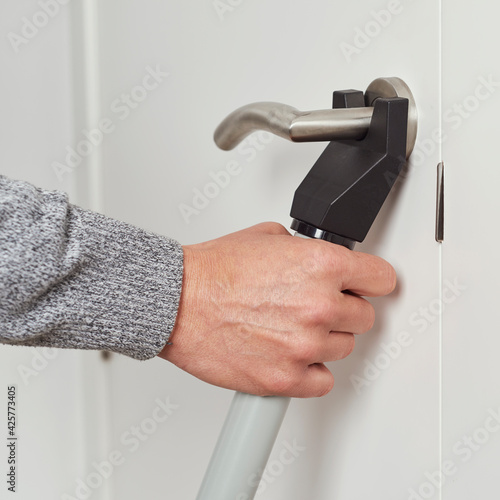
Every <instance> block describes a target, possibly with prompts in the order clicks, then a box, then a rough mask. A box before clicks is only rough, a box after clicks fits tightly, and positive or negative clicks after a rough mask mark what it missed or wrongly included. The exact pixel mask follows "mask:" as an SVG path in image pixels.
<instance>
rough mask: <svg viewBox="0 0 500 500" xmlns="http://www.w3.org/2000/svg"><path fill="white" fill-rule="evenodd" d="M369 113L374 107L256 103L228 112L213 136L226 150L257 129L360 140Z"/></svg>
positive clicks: (299, 137)
mask: <svg viewBox="0 0 500 500" xmlns="http://www.w3.org/2000/svg"><path fill="white" fill-rule="evenodd" d="M372 113H373V108H350V109H324V110H318V111H299V110H298V109H295V108H293V107H292V106H288V105H287V104H281V103H279V102H255V103H253V104H247V105H246V106H243V107H241V108H238V109H237V110H236V111H233V112H232V113H231V114H230V115H228V116H227V117H226V118H225V119H224V120H223V121H222V123H221V124H220V125H219V126H218V127H217V129H216V130H215V133H214V139H215V143H216V144H217V146H219V148H221V149H223V150H225V151H227V150H229V149H233V148H234V147H235V146H237V145H238V144H239V143H240V142H241V141H242V140H243V139H244V138H245V137H246V136H247V135H249V134H251V133H252V132H255V131H256V130H267V131H268V132H272V133H273V134H275V135H278V136H280V137H283V138H284V139H289V140H291V141H294V142H309V141H331V140H333V139H363V137H364V136H365V135H366V132H367V131H368V127H369V126H370V121H371V118H372Z"/></svg>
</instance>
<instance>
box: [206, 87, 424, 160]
mask: <svg viewBox="0 0 500 500" xmlns="http://www.w3.org/2000/svg"><path fill="white" fill-rule="evenodd" d="M380 97H384V98H391V97H404V98H407V99H408V101H409V110H408V140H407V147H406V156H407V157H409V156H410V154H411V152H412V150H413V147H414V145H415V140H416V136H417V108H416V104H415V100H414V98H413V95H412V93H411V91H410V89H409V88H408V86H407V85H406V83H405V82H404V81H403V80H401V79H400V78H396V77H389V78H377V79H376V80H374V81H373V82H372V83H370V85H369V86H368V88H367V89H366V92H365V106H366V107H360V108H347V109H324V110H317V111H299V110H298V109H296V108H293V107H292V106H288V105H287V104H281V103H277V102H256V103H253V104H247V105H246V106H243V107H241V108H238V109H237V110H235V111H233V112H232V113H230V114H229V115H228V116H227V117H226V118H224V120H223V121H222V122H221V123H220V124H219V126H218V127H217V129H216V130H215V133H214V140H215V143H216V144H217V146H218V147H219V148H221V149H223V150H225V151H228V150H230V149H233V148H234V147H236V146H237V145H238V144H239V143H240V142H241V141H242V140H243V139H244V138H245V137H246V136H247V135H249V134H251V133H252V132H255V131H256V130H266V131H268V132H271V133H273V134H275V135H278V136H279V137H283V138H284V139H289V140H291V141H294V142H309V141H332V140H340V139H363V138H364V137H365V135H366V133H367V131H368V127H369V126H370V122H371V118H372V114H373V107H372V106H373V103H374V102H375V100H376V99H378V98H380Z"/></svg>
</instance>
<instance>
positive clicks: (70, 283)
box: [0, 176, 183, 359]
mask: <svg viewBox="0 0 500 500" xmlns="http://www.w3.org/2000/svg"><path fill="white" fill-rule="evenodd" d="M182 272H183V253H182V247H181V246H180V244H179V243H177V242H176V241H174V240H171V239H168V238H165V237H162V236H159V235H156V234H153V233H150V232H147V231H144V230H142V229H139V228H136V227H134V226H131V225H129V224H126V223H124V222H119V221H117V220H113V219H110V218H107V217H104V216H103V215H100V214H97V213H94V212H91V211H88V210H83V209H81V208H78V207H75V206H73V205H71V204H70V203H68V198H67V196H66V195H65V194H64V193H61V192H58V191H53V192H52V191H44V190H41V189H38V188H35V187H34V186H32V185H30V184H27V183H25V182H19V181H13V180H10V179H7V178H6V177H3V176H0V342H3V343H7V344H15V345H29V346H51V347H66V348H77V349H105V350H109V351H114V352H118V353H122V354H125V355H127V356H131V357H133V358H136V359H148V358H152V357H154V356H155V355H156V354H158V352H160V351H161V349H162V348H163V346H164V345H165V344H166V342H167V341H168V338H169V336H170V333H171V331H172V328H173V326H174V323H175V319H176V315H177V308H178V305H179V298H180V294H181V287H182Z"/></svg>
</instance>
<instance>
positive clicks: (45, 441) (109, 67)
mask: <svg viewBox="0 0 500 500" xmlns="http://www.w3.org/2000/svg"><path fill="white" fill-rule="evenodd" d="M222 3H225V4H226V5H227V6H229V8H228V9H226V10H224V11H221V10H219V12H217V9H216V8H215V7H214V3H213V2H212V1H211V0H189V1H185V2H173V1H165V0H163V1H158V0H144V1H142V2H132V1H123V0H122V1H118V0H108V1H107V2H100V3H99V5H97V6H96V5H95V4H94V3H93V2H77V1H76V0H75V1H74V2H73V3H71V5H65V6H60V10H59V12H58V13H57V15H55V16H54V17H53V18H52V19H50V21H49V22H48V23H47V25H46V26H44V27H42V28H40V30H39V32H38V33H37V34H36V36H34V37H33V38H32V39H30V40H29V42H28V43H27V44H24V45H22V46H21V47H20V49H19V51H18V52H16V51H15V50H14V49H13V47H12V44H11V42H10V41H9V39H8V38H7V35H8V34H9V33H10V32H15V33H20V32H21V27H22V25H23V17H24V16H26V17H27V18H28V19H32V18H33V16H34V14H35V13H36V12H37V11H39V10H40V9H41V7H40V5H39V4H38V3H37V2H31V1H25V2H13V1H9V2H6V3H5V4H3V6H2V16H1V19H2V21H1V23H2V24H1V28H2V34H3V38H2V40H3V43H2V45H1V47H0V51H1V52H0V54H1V57H2V61H3V63H4V64H3V67H4V71H3V73H2V74H3V76H4V78H2V80H1V82H0V85H1V87H0V88H1V90H2V93H1V95H2V101H3V107H2V111H3V113H2V118H1V120H0V123H1V125H0V127H1V132H2V133H1V145H2V147H1V149H0V155H1V160H2V161H1V165H2V173H5V174H6V175H9V176H11V177H14V178H20V179H26V180H29V181H31V182H33V183H34V184H37V185H39V186H42V187H46V188H49V189H61V190H65V191H67V192H69V193H70V197H71V199H72V201H74V202H75V203H78V204H81V205H84V206H89V207H91V208H94V209H97V210H99V211H102V212H103V213H105V214H106V215H109V216H111V217H115V218H118V219H120V220H124V221H127V222H131V223H133V224H136V225H139V226H141V227H144V228H147V229H150V230H153V231H155V232H157V233H160V234H164V235H168V236H171V237H174V238H176V239H178V240H179V241H181V242H182V243H184V244H187V243H194V242H198V241H204V240H207V239H210V238H214V237H217V236H220V235H222V234H225V233H227V232H230V231H233V230H236V229H240V228H243V227H247V226H249V225H252V224H255V223H258V222H261V221H264V220H275V221H279V222H281V223H283V224H284V225H286V226H288V225H289V223H290V218H289V217H288V212H289V209H290V204H291V200H292V196H293V192H294V190H295V188H296V187H297V185H298V184H299V182H300V181H301V180H302V178H303V177H304V176H305V174H306V173H307V171H308V170H309V168H310V167H311V166H312V164H313V163H314V161H315V160H316V158H317V157H318V156H319V154H320V153H321V151H322V150H323V148H324V145H322V144H292V143H288V142H286V141H283V140H282V139H279V138H275V139H273V140H272V141H270V142H267V143H266V142H264V141H262V140H260V139H258V140H259V142H258V143H257V144H256V145H252V144H250V143H246V149H244V150H241V149H240V150H239V151H233V152H229V153H227V152H222V151H219V150H217V148H216V147H215V145H214V144H213V141H212V133H213V130H214V129H215V127H216V126H217V124H218V122H219V121H220V120H221V119H222V118H223V117H224V116H225V115H226V114H227V113H229V112H230V111H232V110H233V109H235V108H236V107H238V106H241V105H243V104H247V103H249V102H252V101H261V100H266V101H279V102H284V103H287V104H290V105H292V106H295V107H297V108H299V109H304V110H305V109H323V108H327V107H329V106H330V102H331V92H332V91H333V90H338V89H344V88H357V89H360V90H364V89H365V88H366V87H367V85H368V84H369V83H370V82H371V81H372V80H373V79H375V78H377V77H380V76H398V77H400V78H403V79H404V80H405V81H406V82H407V83H408V85H409V86H410V88H411V89H412V91H413V93H414V95H415V98H416V100H417V104H418V110H419V136H418V142H417V146H416V151H415V153H414V156H413V158H412V160H411V161H410V163H409V165H408V167H407V170H406V172H405V175H404V176H403V179H402V180H401V181H398V182H397V184H396V187H395V189H394V191H393V193H392V194H391V195H390V197H389V199H388V200H387V203H386V205H385V206H384V208H383V210H382V212H381V213H380V216H379V218H378V219H377V221H376V223H375V224H374V226H373V228H372V231H371V232H370V234H369V236H368V238H367V240H366V241H365V243H363V244H362V245H359V246H358V247H357V249H360V250H363V251H367V252H372V253H376V254H378V255H381V256H382V257H384V258H386V259H388V260H389V261H390V262H391V263H392V264H393V265H394V266H395V268H396V270H397V272H398V276H399V285H398V288H397V290H396V292H395V293H394V294H392V295H391V296H390V297H388V298H384V299H380V300H374V303H375V306H376V308H377V312H378V318H377V322H376V325H375V327H374V329H373V331H372V332H370V333H369V334H367V335H366V336H363V337H361V338H358V340H357V346H356V349H355V351H354V353H353V354H352V355H351V356H350V357H349V358H347V359H346V360H343V361H341V362H337V363H332V364H330V365H329V366H330V368H331V370H332V372H333V373H334V376H335V379H336V384H335V388H334V390H333V391H332V392H331V393H330V394H329V395H328V396H327V397H325V398H322V399H320V400H294V401H292V404H291V406H290V410H289V412H288V414H287V417H286V419H285V423H284V425H283V428H282V431H281V433H280V436H279V437H278V440H277V444H276V447H275V450H274V452H273V456H272V457H271V460H270V464H272V468H271V470H270V471H269V473H268V475H267V477H268V478H269V480H268V481H266V483H265V491H262V493H260V494H259V495H258V496H257V498H261V499H263V500H264V499H280V498H283V499H285V498H286V499H291V500H302V499H306V498H307V499H312V498H314V499H316V500H327V499H331V498H338V499H361V498H375V499H379V498H380V499H392V498H394V499H407V498H412V496H413V497H414V500H415V498H417V499H418V498H419V497H420V498H439V495H441V496H442V498H450V499H451V498H453V499H454V500H455V499H459V500H461V499H464V500H465V499H470V498H471V497H472V496H473V495H474V496H478V497H479V496H482V497H486V498H492V497H493V496H494V495H495V492H496V491H497V488H496V480H495V473H496V470H497V465H496V464H497V463H498V459H499V456H498V455H499V454H500V444H499V441H498V435H497V434H498V433H497V432H496V431H494V430H493V428H494V426H491V425H490V426H489V428H490V429H492V430H491V431H485V432H482V431H481V430H480V429H481V428H484V425H485V421H486V419H487V418H488V415H490V413H489V412H490V411H493V410H497V409H498V405H500V401H499V399H498V397H497V392H498V391H497V387H498V382H497V381H498V377H499V375H500V374H499V373H498V370H499V369H498V362H497V358H498V356H497V347H498V346H499V341H498V339H497V337H496V334H497V328H496V314H495V310H496V307H495V306H496V304H495V302H494V301H495V299H496V295H497V294H496V283H497V282H498V277H499V270H498V264H497V257H496V251H495V250H496V249H495V242H496V236H495V228H496V218H497V214H498V212H499V210H498V201H497V197H496V196H495V195H496V193H495V190H496V187H497V185H498V181H500V179H499V173H498V169H497V167H496V159H495V158H496V154H495V153H496V150H495V147H494V146H495V139H496V126H495V125H496V119H495V118H496V117H495V113H494V110H496V109H498V95H497V93H496V92H495V89H494V88H493V89H492V90H491V92H490V95H489V96H487V97H484V100H481V101H479V100H478V99H477V98H476V99H475V100H474V96H475V92H476V88H477V86H478V85H479V84H480V79H481V78H483V79H485V80H487V81H488V80H490V81H491V80H493V81H497V77H498V80H499V81H500V71H498V68H497V63H496V47H498V40H497V39H496V38H495V37H496V35H495V32H496V26H495V21H494V19H495V15H496V14H497V12H496V11H497V10H498V9H497V8H496V7H494V6H492V4H491V3H488V2H486V1H481V2H479V3H478V2H476V3H475V4H474V7H473V9H472V7H471V5H472V4H470V3H468V2H461V3H460V5H457V3H456V2H455V3H452V2H450V1H449V0H444V1H443V2H437V1H432V0H421V1H418V2H417V1H406V2H405V1H401V2H399V3H398V2H387V1H380V2H373V1H370V2H368V1H363V2H356V3H353V2H351V3H349V2H341V1H326V0H313V1H309V2H307V3H306V2H296V3H294V4H293V5H292V4H291V3H290V2H285V1H284V0H275V1H273V2H265V1H263V0H255V1H253V2H245V1H241V2H237V1H235V0H233V1H232V2H231V3H230V2H229V1H226V2H222ZM222 3H219V5H221V4H222ZM388 9H391V10H392V11H393V14H391V15H390V17H387V14H380V13H381V11H388ZM471 10H473V12H474V13H480V18H481V22H477V24H474V23H471V16H472V14H471ZM377 13H378V14H377ZM384 15H385V16H386V17H385V18H384V19H383V18H381V17H380V16H384ZM377 19H378V20H377ZM363 32H364V33H366V32H368V33H369V35H368V38H366V36H365V39H364V40H363V36H362V35H360V33H363ZM346 44H349V45H351V46H355V47H356V44H357V49H356V52H355V53H352V54H351V56H350V57H346V55H345V50H346V46H347V45H346ZM361 45H364V46H363V47H362V46H361ZM157 66H158V67H159V68H161V69H162V70H164V71H166V72H168V73H169V76H168V77H166V78H164V81H163V82H162V83H161V84H160V85H159V86H158V87H157V88H156V89H154V90H151V91H149V92H148V93H147V95H146V97H145V98H144V100H142V101H141V102H140V103H138V105H137V107H136V108H134V109H133V110H131V112H130V114H129V115H128V116H127V117H126V118H125V119H123V120H121V119H120V115H119V114H118V113H117V112H115V111H113V109H115V110H116V106H113V103H114V102H116V100H117V99H119V100H120V99H122V94H123V93H125V94H127V93H130V92H131V91H132V89H134V87H136V86H137V85H138V84H140V83H141V81H142V79H143V77H144V75H146V73H147V71H148V70H147V68H148V67H149V68H156V67H157ZM481 95H482V96H484V93H483V94H481ZM456 106H462V108H457V107H456ZM105 117H106V118H109V119H111V120H112V121H113V123H114V124H115V126H116V128H115V130H114V131H113V132H112V133H110V134H107V135H106V136H105V137H104V140H103V142H102V144H101V145H100V146H99V147H97V148H95V150H94V151H93V152H92V154H91V155H90V156H89V157H88V158H87V159H86V160H85V161H84V162H82V164H81V165H79V166H78V167H77V168H76V169H75V170H74V171H73V172H70V173H66V174H65V175H64V176H63V181H62V182H61V181H59V179H58V177H57V176H56V174H55V172H54V170H53V168H52V166H51V165H52V163H53V162H54V161H59V162H60V161H63V160H64V155H65V148H66V147H67V146H70V147H76V145H77V144H78V142H79V141H80V140H81V139H82V138H83V135H82V129H84V128H86V129H88V128H93V127H95V126H96V125H97V122H98V121H99V120H100V119H102V118H105ZM436 131H437V132H436ZM438 133H441V135H442V136H443V137H445V140H444V141H442V144H441V141H440V140H437V137H438V135H437V134H438ZM229 161H237V162H238V164H239V165H240V166H241V173H240V174H239V175H237V176H235V177H233V178H232V179H231V182H230V184H229V185H228V186H227V187H226V188H224V189H222V190H221V192H220V193H219V194H218V196H216V197H214V198H213V199H212V200H210V203H209V204H208V206H207V207H206V208H204V209H202V210H200V213H198V214H196V215H193V216H191V217H190V218H189V223H187V222H186V220H185V218H184V217H183V216H182V214H181V212H180V210H179V206H180V205H181V204H186V205H192V200H193V196H194V193H195V191H194V190H196V189H199V190H203V189H204V187H205V186H206V185H207V183H209V182H210V181H211V180H212V179H211V177H210V173H211V172H217V171H219V170H222V169H224V168H225V167H226V165H227V163H228V162H229ZM439 161H445V164H446V198H445V201H446V233H445V242H444V243H443V244H442V245H440V244H438V243H436V241H435V240H434V218H435V191H436V166H437V164H438V162H439ZM449 282H451V283H458V284H459V285H460V286H461V288H460V290H459V291H458V292H457V293H454V292H453V291H452V290H451V289H450V286H449ZM455 288H456V286H455ZM462 288H463V289H462ZM450 290H451V291H450ZM443 300H446V301H447V302H449V303H448V304H445V308H444V312H443V313H442V314H439V307H440V304H442V303H443V302H442V301H443ZM433 311H434V312H433ZM402 332H406V333H407V338H409V339H410V342H411V344H410V345H409V346H407V347H404V348H402V349H401V353H400V354H399V355H397V356H395V359H391V360H390V362H389V363H388V366H387V367H386V368H383V369H379V370H378V371H377V365H378V366H379V367H380V366H381V364H383V362H384V361H385V360H387V359H388V358H387V356H386V355H384V350H383V346H384V345H388V344H389V343H391V342H394V341H395V340H397V338H398V336H400V335H402ZM35 352H36V351H35V350H33V349H24V348H12V347H3V348H2V350H1V351H0V356H1V360H2V364H1V367H0V376H1V377H2V381H3V387H4V388H6V386H7V385H9V384H13V383H14V384H17V386H18V393H19V429H18V430H19V434H20V448H19V455H20V467H19V478H18V483H19V492H18V498H22V499H23V500H24V499H31V498H37V499H38V498H42V499H45V498H46V499H53V498H57V499H59V498H64V497H63V495H64V494H68V495H72V496H73V497H74V498H78V497H77V496H76V492H75V488H76V486H77V482H76V481H77V480H79V479H81V480H83V481H86V478H88V475H89V474H91V473H93V472H95V467H94V466H93V465H92V464H93V462H102V461H103V460H107V459H108V457H109V454H110V453H111V452H113V451H119V452H120V453H121V454H122V456H123V457H124V461H123V463H122V464H121V465H119V466H117V467H115V470H114V471H113V473H112V474H111V475H110V478H109V479H107V480H105V481H103V482H102V484H101V485H100V486H99V487H98V488H91V491H90V493H91V496H89V498H91V499H100V500H111V499H120V500H129V499H130V500H132V499H135V498H139V497H140V498H147V499H148V500H153V499H164V498H176V499H177V498H178V499H191V498H194V497H195V495H196V492H197V489H198V486H199V483H200V482H201V479H202V477H203V473H204V471H205V468H206V465H207V463H208V460H209V458H210V455H211V452H212V449H213V446H214V445H215V442H216V439H217V436H218V432H219V430H220V427H221V425H222V422H223V419H224V416H225V414H226V411H227V408H228V406H229V403H230V400H231V396H232V394H231V393H230V392H229V391H226V390H223V389H219V388H216V387H211V386H208V385H206V384H204V383H202V382H200V381H198V380H197V379H195V378H193V377H191V376H190V375H188V374H186V373H184V372H181V371H180V370H179V369H177V368H176V367H174V366H172V365H169V364H168V363H166V362H165V361H162V360H159V359H155V360H151V361H148V362H144V363H141V362H137V361H134V360H131V359H128V358H125V357H121V356H118V355H114V356H112V357H111V359H110V360H109V361H107V362H105V361H102V359H101V357H100V356H99V354H98V353H78V352H66V351H64V352H60V353H58V354H57V356H56V357H55V359H51V360H49V361H48V362H47V366H44V365H45V363H43V362H39V363H41V364H40V365H37V364H36V361H34V359H35V358H34V356H35ZM52 354H53V353H52ZM32 363H35V366H36V367H38V366H40V367H42V366H43V368H41V369H40V370H38V369H37V370H36V371H37V373H39V374H38V375H36V376H30V377H28V379H26V376H25V377H24V378H23V377H22V376H21V375H20V368H19V367H20V366H26V367H31V365H32ZM367 366H372V372H371V373H372V376H371V380H367V379H366V378H365V380H366V384H365V385H363V386H362V387H359V386H355V384H353V383H352V376H353V375H354V376H358V377H361V378H363V377H366V375H367V374H368V375H369V372H367V371H366V370H367ZM373 366H375V369H374V368H373ZM21 371H22V370H21ZM1 390H3V389H1V388H0V391H1ZM157 398H160V399H161V400H162V401H165V400H166V398H169V401H170V402H171V403H172V404H175V405H177V408H176V409H175V410H173V411H172V414H171V415H170V417H169V418H168V419H167V420H166V421H165V422H164V423H161V424H159V425H157V428H156V429H155V431H154V432H152V433H151V434H150V435H149V436H148V437H147V439H146V440H144V441H143V442H141V443H140V446H139V447H138V448H137V450H136V451H135V452H132V451H131V446H130V445H127V444H125V443H126V442H127V441H126V439H124V436H127V435H128V434H126V433H128V432H130V430H131V429H132V428H133V426H139V427H140V426H141V425H145V424H144V422H146V421H148V419H149V418H151V417H152V415H153V412H154V408H155V407H156V406H157V403H156V399H157ZM0 401H1V399H0ZM1 404H2V405H3V404H4V403H1ZM2 407H3V406H2ZM3 419H4V415H3V414H2V415H1V416H0V425H1V426H2V428H4V427H5V425H4V420H3ZM492 425H493V424H492ZM0 432H3V431H0ZM464 436H475V437H473V438H472V439H473V441H472V442H470V443H471V444H468V445H466V444H464V443H465V442H462V444H459V443H460V442H461V441H462V440H463V439H464ZM476 438H477V440H479V441H481V443H479V444H478V442H477V440H475V439H476ZM124 441H125V443H124ZM294 441H295V442H296V443H297V444H298V445H299V446H300V447H301V449H302V451H300V453H299V454H298V456H297V457H296V459H295V460H294V461H293V462H292V463H290V464H282V463H280V459H279V457H280V451H281V450H282V449H283V446H284V444H283V443H289V444H292V443H293V442H294ZM467 447H468V448H469V449H470V450H473V451H470V454H467V453H466V452H465V451H463V450H466V449H467ZM443 460H448V461H450V462H451V465H450V464H448V467H447V468H446V470H452V471H453V472H450V473H449V474H448V476H447V477H446V480H445V481H444V486H443V489H442V490H441V491H438V488H436V486H435V484H433V480H432V479H429V476H432V477H433V478H434V482H436V479H435V478H436V477H437V476H439V474H436V473H435V471H439V470H440V464H442V462H443ZM0 463H2V458H1V457H0ZM452 466H453V467H452ZM444 470H445V469H444V468H443V471H444ZM0 488H3V486H0ZM0 491H2V496H3V491H5V489H4V490H0ZM412 491H415V494H414V495H413V494H412V493H411V492H412Z"/></svg>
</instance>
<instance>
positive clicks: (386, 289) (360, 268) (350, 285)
mask: <svg viewBox="0 0 500 500" xmlns="http://www.w3.org/2000/svg"><path fill="white" fill-rule="evenodd" d="M333 252H334V253H333ZM331 257H332V265H333V266H335V268H336V272H337V273H339V274H340V281H341V283H340V285H341V288H342V290H349V291H351V292H353V293H355V294H357V295H364V296H367V297H378V296H381V295H387V294H389V293H391V292H392V291H393V290H394V288H395V286H396V272H395V271H394V268H393V267H392V266H391V265H390V264H389V263H388V262H387V261H385V260H384V259H382V258H380V257H377V256H375V255H370V254H366V253H362V252H354V251H352V250H347V249H345V248H343V247H339V246H335V248H333V249H332V256H331Z"/></svg>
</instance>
